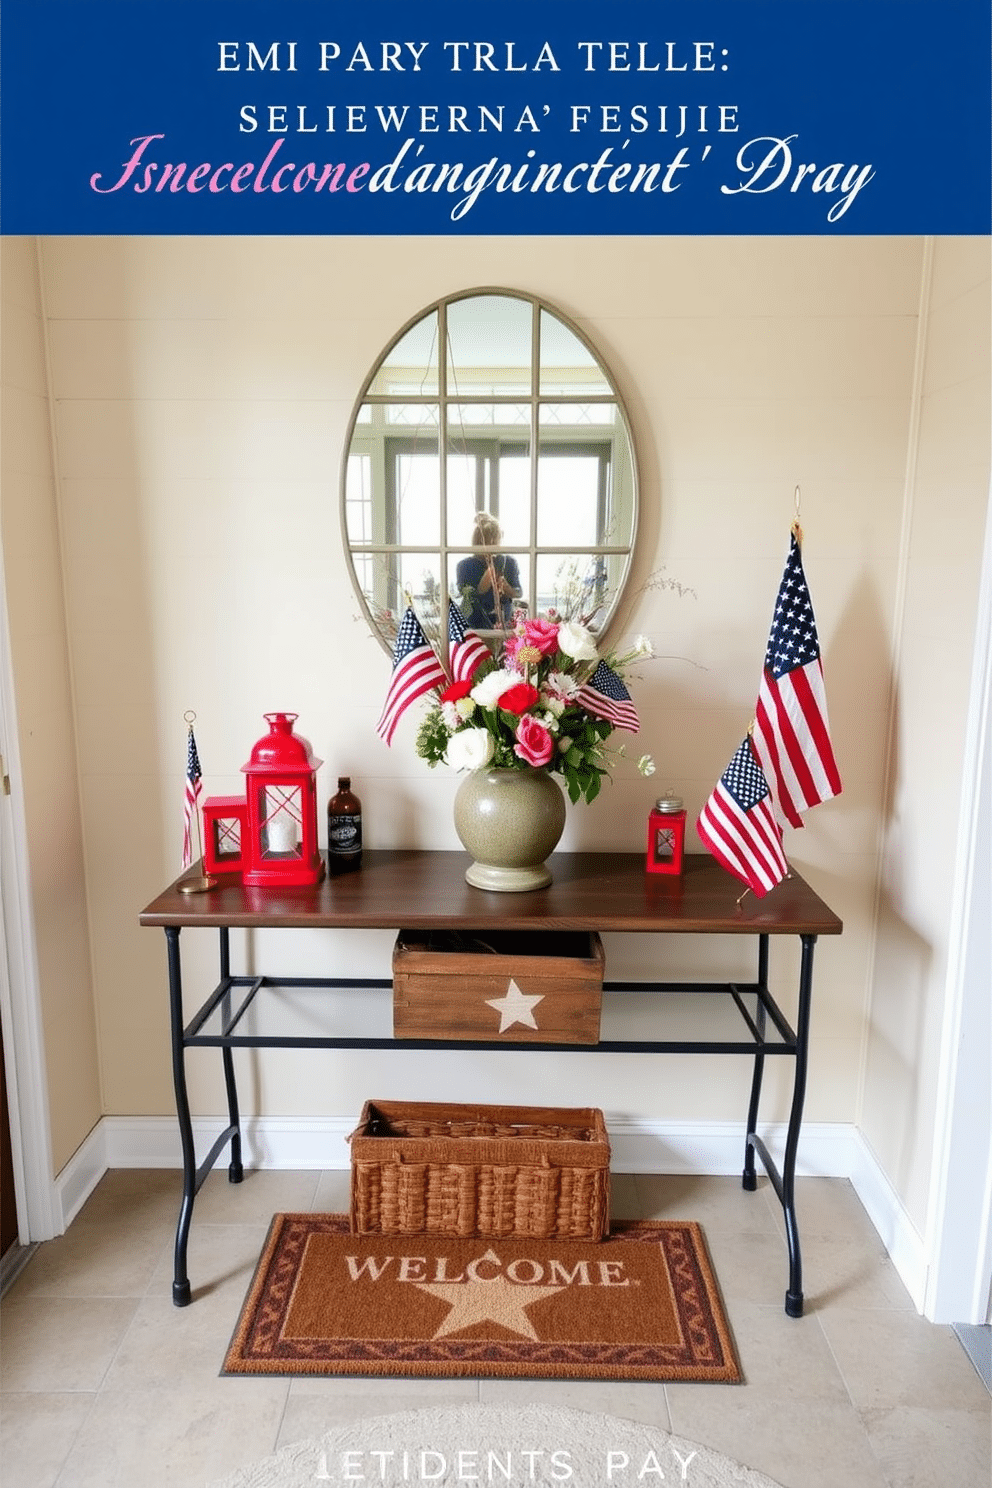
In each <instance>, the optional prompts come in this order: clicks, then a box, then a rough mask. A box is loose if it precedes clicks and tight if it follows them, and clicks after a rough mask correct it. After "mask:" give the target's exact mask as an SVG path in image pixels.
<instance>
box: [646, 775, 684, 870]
mask: <svg viewBox="0 0 992 1488" xmlns="http://www.w3.org/2000/svg"><path fill="white" fill-rule="evenodd" d="M684 850H685V809H684V807H683V805H682V798H681V796H677V795H675V794H674V792H673V791H666V793H665V794H664V795H663V796H662V797H661V799H660V800H659V801H657V802H656V803H655V805H654V806H653V807H652V808H651V814H650V816H649V817H648V861H647V870H648V872H649V873H673V874H679V873H681V872H682V854H683V852H684Z"/></svg>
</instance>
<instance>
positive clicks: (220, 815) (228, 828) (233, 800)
mask: <svg viewBox="0 0 992 1488" xmlns="http://www.w3.org/2000/svg"><path fill="white" fill-rule="evenodd" d="M247 840H248V803H247V801H246V800H245V798H244V796H208V797H207V799H206V800H205V801H204V803H203V867H204V870H205V872H207V873H240V872H241V871H242V869H243V868H244V867H245V864H246V861H247V858H246V845H247Z"/></svg>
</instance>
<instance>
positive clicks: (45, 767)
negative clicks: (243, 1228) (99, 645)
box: [0, 238, 102, 1172]
mask: <svg viewBox="0 0 992 1488" xmlns="http://www.w3.org/2000/svg"><path fill="white" fill-rule="evenodd" d="M0 286H2V309H3V366H2V373H3V376H2V381H3V400H2V404H0V436H2V446H0V447H2V465H0V475H2V493H3V495H2V500H3V504H2V507H0V520H2V528H0V530H2V539H3V569H4V578H5V587H6V601H7V614H8V620H9V626H10V648H11V666H12V670H13V674H14V687H15V692H16V723H17V729H18V746H19V754H20V761H21V768H22V772H23V779H22V780H20V781H15V782H14V785H15V788H19V789H21V790H22V791H23V797H24V805H25V820H26V827H27V874H28V888H29V897H30V901H31V905H30V908H31V913H32V915H33V919H34V924H35V929H36V944H35V954H36V958H37V975H38V986H39V989H40V1001H41V1019H42V1025H43V1031H44V1062H45V1065H46V1075H47V1081H48V1089H49V1095H50V1098H51V1143H52V1160H53V1164H54V1169H55V1172H58V1171H59V1169H60V1168H61V1167H62V1166H63V1165H64V1164H65V1163H66V1162H67V1161H68V1159H69V1158H70V1157H71V1156H72V1154H73V1152H74V1151H75V1150H76V1148H77V1147H78V1146H79V1143H80V1142H81V1141H82V1139H83V1137H85V1136H86V1134H87V1132H88V1131H89V1130H90V1129H91V1128H92V1127H93V1126H95V1124H96V1123H97V1121H98V1120H99V1119H100V1116H101V1114H102V1099H101V1094H100V1081H99V1070H98V1039H97V1030H96V1024H95V1004H94V998H93V987H92V982H91V977H90V959H89V934H88V927H87V914H86V872H85V854H84V845H83V836H82V822H81V818H80V809H79V782H78V777H77V764H76V743H75V737H76V728H75V719H74V712H73V697H72V687H71V682H70V670H69V656H68V646H67V638H66V625H65V607H64V602H63V576H62V562H61V551H60V542H59V525H58V513H57V502H56V488H55V480H54V472H53V466H52V441H51V437H50V431H51V420H50V413H49V403H48V387H47V375H46V363H45V336H44V324H43V320H42V315H41V301H40V296H39V284H38V273H37V252H36V247H35V244H34V242H33V240H31V239H28V238H7V239H3V240H2V241H0ZM5 722H6V725H7V726H8V727H10V726H11V724H12V722H13V720H10V719H7V720H5ZM12 870H13V864H10V863H7V864H5V865H4V879H5V881H6V876H7V873H8V872H10V871H12ZM7 1047H8V1048H10V1047H11V1044H10V1043H9V1042H8V1045H7ZM8 1057H9V1056H8Z"/></svg>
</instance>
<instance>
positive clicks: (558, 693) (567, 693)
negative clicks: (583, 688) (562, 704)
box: [544, 672, 579, 698]
mask: <svg viewBox="0 0 992 1488" xmlns="http://www.w3.org/2000/svg"><path fill="white" fill-rule="evenodd" d="M544 685H545V687H546V688H547V689H548V691H549V692H551V693H553V694H554V695H555V697H560V698H570V697H574V696H575V694H576V693H577V692H578V690H579V684H578V682H577V681H576V680H575V678H574V677H572V676H570V675H569V673H568V672H549V673H548V676H547V680H546V681H545V684H544Z"/></svg>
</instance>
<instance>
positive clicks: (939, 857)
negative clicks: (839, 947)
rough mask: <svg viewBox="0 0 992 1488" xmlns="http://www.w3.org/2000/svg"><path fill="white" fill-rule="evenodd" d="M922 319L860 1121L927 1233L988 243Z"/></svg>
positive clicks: (970, 592)
mask: <svg viewBox="0 0 992 1488" xmlns="http://www.w3.org/2000/svg"><path fill="white" fill-rule="evenodd" d="M924 309H925V323H924V327H923V336H922V346H923V352H924V355H923V357H922V368H921V377H920V382H919V399H918V408H917V413H918V419H917V424H916V427H915V428H914V430H913V432H912V437H911V440H910V446H909V451H908V459H909V467H910V472H909V480H908V482H907V501H906V513H905V525H904V532H903V542H904V549H905V563H904V566H903V569H902V585H901V591H900V594H899V599H898V604H897V625H896V635H897V642H896V672H897V686H896V689H895V694H894V697H893V713H892V719H891V726H892V757H891V762H890V775H889V784H888V789H887V792H886V797H885V809H884V812H883V816H882V821H881V827H882V839H881V842H882V848H881V868H880V880H879V913H878V944H877V955H876V960H875V975H874V978H873V983H872V986H873V991H872V998H871V1003H870V1008H869V1021H868V1029H867V1043H866V1067H865V1070H866V1074H865V1097H864V1106H863V1112H862V1130H863V1133H864V1136H865V1138H866V1140H867V1141H868V1142H869V1144H870V1145H871V1147H872V1149H873V1150H874V1152H875V1153H876V1155H877V1157H878V1158H879V1161H880V1162H881V1165H882V1167H883V1168H884V1170H885V1172H886V1173H887V1174H888V1175H889V1176H890V1178H891V1180H892V1182H893V1184H894V1186H895V1188H896V1190H897V1192H898V1193H899V1194H900V1196H901V1198H902V1200H903V1203H904V1205H905V1207H906V1209H907V1211H908V1213H909V1215H910V1217H911V1218H912V1219H913V1221H914V1222H915V1223H916V1225H917V1227H918V1228H919V1230H920V1231H921V1233H922V1232H923V1231H924V1229H925V1226H926V1220H927V1206H928V1202H929V1197H930V1180H931V1172H930V1163H931V1152H930V1137H931V1135H932V1133H933V1130H934V1126H935V1123H936V1102H937V1088H938V1075H939V1060H938V1055H939V1051H940V1045H941V1031H942V1020H943V1015H944V1008H945V998H946V980H947V976H948V968H949V962H950V957H951V952H952V946H951V944H950V938H949V934H950V926H951V919H952V896H953V893H954V890H955V887H956V882H955V874H956V870H957V866H958V848H959V845H958V840H957V832H958V823H959V820H960V817H961V809H962V801H961V784H962V777H961V771H960V764H961V761H962V759H963V756H964V749H965V724H966V719H967V709H968V694H969V687H970V684H971V678H972V655H973V650H974V638H975V600H976V595H977V591H978V584H979V580H980V568H981V562H982V549H983V536H984V531H985V522H986V513H987V509H988V494H989V438H988V428H989V408H990V404H992V388H990V373H989V352H990V345H989V326H990V324H992V306H990V301H989V248H988V242H987V240H968V239H963V240H962V239H938V240H937V241H936V243H935V246H934V254H933V263H932V270H931V274H930V292H929V295H928V296H927V297H926V300H925V305H924ZM978 912H979V913H982V910H981V908H979V911H978ZM984 912H985V914H986V915H987V912H988V907H987V906H985V911H984ZM986 995H987V989H986ZM976 1136H977V1138H978V1141H979V1142H980V1141H981V1140H982V1138H981V1134H976Z"/></svg>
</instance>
